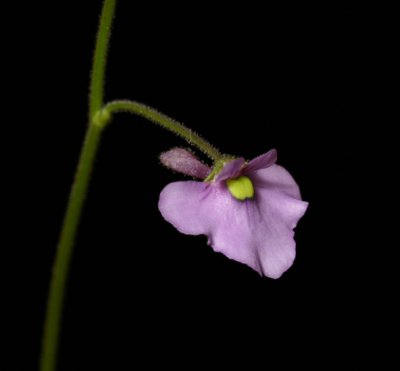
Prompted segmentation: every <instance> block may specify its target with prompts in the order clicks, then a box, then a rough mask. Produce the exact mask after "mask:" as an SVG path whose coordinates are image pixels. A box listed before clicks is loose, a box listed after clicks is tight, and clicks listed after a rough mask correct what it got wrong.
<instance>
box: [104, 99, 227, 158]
mask: <svg viewBox="0 0 400 371" xmlns="http://www.w3.org/2000/svg"><path fill="white" fill-rule="evenodd" d="M104 111H105V112H108V113H110V114H113V113H115V112H130V113H133V114H135V115H138V116H141V117H144V118H145V119H147V120H149V121H152V122H154V123H156V124H158V125H160V126H161V127H163V128H164V129H166V130H169V131H171V132H173V133H175V134H176V135H178V136H180V137H182V138H183V139H185V140H186V141H187V142H189V143H190V144H192V145H194V146H196V147H197V148H198V149H199V150H200V151H202V152H204V153H205V154H206V155H207V156H209V157H210V158H211V159H212V160H214V161H218V160H220V159H221V158H222V155H221V153H220V152H219V151H218V150H217V149H216V148H215V147H213V146H212V145H211V144H210V143H208V142H207V141H206V140H205V139H203V138H202V137H201V136H200V135H198V134H196V133H195V132H194V131H192V130H191V129H189V128H187V127H186V126H184V125H183V124H181V123H180V122H178V121H175V120H174V119H172V118H170V117H168V116H166V115H164V114H162V113H160V112H158V111H156V110H155V109H154V108H151V107H149V106H146V105H144V104H142V103H138V102H133V101H128V100H120V101H113V102H110V103H108V104H106V105H105V106H104Z"/></svg>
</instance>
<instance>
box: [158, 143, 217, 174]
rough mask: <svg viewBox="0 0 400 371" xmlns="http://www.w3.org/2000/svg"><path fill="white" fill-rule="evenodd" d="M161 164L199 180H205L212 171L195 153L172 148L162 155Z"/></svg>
mask: <svg viewBox="0 0 400 371" xmlns="http://www.w3.org/2000/svg"><path fill="white" fill-rule="evenodd" d="M160 161H161V163H162V164H163V165H164V166H166V167H167V168H169V169H172V170H175V171H178V172H180V173H183V174H185V175H189V176H192V177H195V178H199V179H205V178H206V177H207V175H208V174H209V173H210V172H211V169H210V168H209V167H208V166H207V165H205V164H203V163H202V162H201V161H200V160H199V159H198V158H197V157H196V156H195V155H194V154H193V153H191V152H190V151H188V150H186V149H183V148H172V149H170V150H169V151H167V152H163V153H162V154H161V155H160Z"/></svg>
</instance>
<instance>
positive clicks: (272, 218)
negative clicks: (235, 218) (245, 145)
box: [252, 165, 308, 278]
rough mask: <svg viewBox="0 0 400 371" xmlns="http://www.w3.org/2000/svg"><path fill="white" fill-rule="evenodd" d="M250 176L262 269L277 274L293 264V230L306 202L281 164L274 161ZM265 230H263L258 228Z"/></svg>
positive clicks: (305, 207) (294, 251) (294, 245)
mask: <svg viewBox="0 0 400 371" xmlns="http://www.w3.org/2000/svg"><path fill="white" fill-rule="evenodd" d="M256 173H257V175H256V176H253V177H252V180H253V182H254V186H255V189H256V198H255V204H256V205H257V208H258V212H257V213H258V216H257V213H254V215H253V216H252V218H253V223H254V224H256V223H257V221H258V223H259V228H258V235H259V237H260V242H259V244H258V246H257V251H258V254H259V258H260V262H261V265H262V270H263V273H264V274H265V275H266V276H268V277H271V278H279V277H280V276H281V275H282V273H283V272H285V271H286V270H287V269H288V268H289V267H290V266H291V265H292V264H293V261H294V258H295V255H296V243H295V240H294V238H293V237H294V231H293V229H294V228H295V227H296V225H297V222H298V221H299V219H300V218H301V217H302V216H303V215H304V213H305V212H306V210H307V207H308V203H307V202H304V201H302V200H301V197H300V191H299V187H298V186H297V184H296V182H295V181H294V179H293V178H292V176H291V175H290V174H289V173H288V172H287V171H286V170H285V169H284V168H283V167H281V166H278V165H273V166H271V167H269V168H267V169H263V170H261V171H258V172H256ZM262 230H264V232H263V233H262V232H261V231H262Z"/></svg>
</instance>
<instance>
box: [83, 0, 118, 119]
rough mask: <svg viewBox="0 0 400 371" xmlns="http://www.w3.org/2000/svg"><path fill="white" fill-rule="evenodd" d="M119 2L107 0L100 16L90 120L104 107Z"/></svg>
mask: <svg viewBox="0 0 400 371" xmlns="http://www.w3.org/2000/svg"><path fill="white" fill-rule="evenodd" d="M116 3H117V0H105V1H104V5H103V11H102V13H101V16H100V24H99V30H98V33H97V40H96V48H95V51H94V57H93V67H92V78H91V82H90V96H89V112H90V120H92V119H93V117H94V115H95V114H96V112H97V111H99V110H100V109H101V107H102V106H103V97H104V73H105V69H106V63H107V52H108V45H109V43H110V36H111V25H112V19H113V17H114V12H115V6H116Z"/></svg>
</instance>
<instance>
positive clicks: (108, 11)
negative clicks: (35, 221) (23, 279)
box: [40, 0, 116, 371]
mask: <svg viewBox="0 0 400 371" xmlns="http://www.w3.org/2000/svg"><path fill="white" fill-rule="evenodd" d="M115 4H116V0H105V1H104V5H103V11H102V15H101V18H100V27H99V31H98V34H97V43H96V50H95V54H94V61H93V72H92V81H91V88H90V124H89V127H88V130H87V133H86V138H85V142H84V145H83V148H82V152H81V156H80V159H79V164H78V168H77V172H76V175H75V181H74V184H73V186H72V190H71V194H70V199H69V202H68V206H67V211H66V214H65V218H64V224H63V227H62V231H61V236H60V240H59V243H58V247H57V252H56V257H55V261H54V266H53V275H52V278H51V284H50V291H49V296H48V302H47V312H46V318H45V324H44V329H43V343H42V354H41V358H40V370H41V371H54V370H55V369H56V364H57V354H58V345H59V337H60V326H61V317H62V307H63V302H64V296H65V287H66V283H67V277H68V270H69V264H70V261H71V257H72V252H73V247H74V240H75V236H76V232H77V229H78V225H79V220H80V217H81V214H82V208H83V204H84V201H85V198H86V193H87V189H88V184H89V179H90V175H91V172H92V169H93V163H94V159H95V156H96V153H97V150H98V146H99V143H100V137H101V133H102V130H103V128H104V125H105V122H106V121H107V120H108V119H109V115H107V113H106V112H103V111H100V110H101V106H102V104H103V86H104V82H103V80H104V69H105V65H106V56H107V49H108V43H109V40H110V29H111V21H112V18H113V14H114V10H115Z"/></svg>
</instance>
